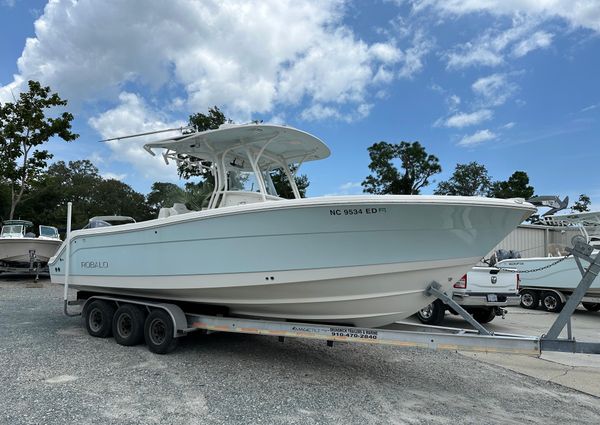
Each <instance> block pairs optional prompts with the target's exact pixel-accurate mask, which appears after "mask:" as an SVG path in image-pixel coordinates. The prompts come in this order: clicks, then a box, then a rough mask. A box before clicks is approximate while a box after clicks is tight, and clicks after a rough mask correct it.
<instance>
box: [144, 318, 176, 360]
mask: <svg viewBox="0 0 600 425" xmlns="http://www.w3.org/2000/svg"><path fill="white" fill-rule="evenodd" d="M173 332H174V325H173V319H171V316H170V315H169V314H168V313H167V312H166V311H164V310H160V309H157V310H153V311H152V312H151V313H150V314H149V315H148V317H147V318H146V322H145V324H144V339H145V341H146V345H147V346H148V349H149V350H150V351H152V352H153V353H156V354H167V353H170V352H171V351H173V350H174V349H175V347H177V338H175V337H174V336H173Z"/></svg>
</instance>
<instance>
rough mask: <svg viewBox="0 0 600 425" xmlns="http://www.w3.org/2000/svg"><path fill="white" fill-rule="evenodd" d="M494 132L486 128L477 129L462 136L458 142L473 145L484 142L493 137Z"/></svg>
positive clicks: (460, 144)
mask: <svg viewBox="0 0 600 425" xmlns="http://www.w3.org/2000/svg"><path fill="white" fill-rule="evenodd" d="M496 137H498V136H496V134H494V133H493V132H491V131H490V130H488V129H485V130H479V131H477V132H475V133H473V134H471V135H469V136H464V137H463V138H462V139H461V140H460V142H458V145H459V146H469V147H470V146H475V145H478V144H480V143H483V142H486V141H488V140H492V139H495V138H496Z"/></svg>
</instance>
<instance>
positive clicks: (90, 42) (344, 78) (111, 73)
mask: <svg viewBox="0 0 600 425" xmlns="http://www.w3.org/2000/svg"><path fill="white" fill-rule="evenodd" d="M344 10H345V6H344V2H343V1H341V0H331V1H328V2H314V1H310V0H281V1H276V2H247V1H243V0H237V1H228V2H225V3H222V2H219V1H216V0H213V1H211V0H206V1H203V2H197V1H191V0H173V1H171V2H163V1H159V0H154V1H147V2H145V3H144V7H139V4H138V3H137V2H122V1H119V0H107V1H104V2H83V1H80V2H75V1H51V2H49V3H48V4H47V5H46V8H45V10H44V13H43V15H42V16H41V17H40V18H39V19H38V20H37V21H36V22H35V35H36V36H35V38H30V39H28V40H27V42H26V45H25V48H24V50H23V52H22V55H21V57H20V58H19V60H18V70H19V72H18V74H17V75H16V76H15V81H14V82H13V83H11V84H9V85H8V86H10V87H12V88H13V89H15V90H17V91H18V89H19V88H21V87H22V85H23V81H26V80H27V79H36V80H40V81H41V82H42V83H43V84H47V85H50V86H51V87H52V88H53V89H54V90H56V91H58V92H59V93H60V94H61V96H62V97H65V98H67V99H69V100H72V101H75V102H77V101H94V100H97V99H105V100H109V101H114V100H115V99H116V98H117V96H118V95H119V93H120V92H121V91H122V90H123V88H124V87H127V90H128V91H131V92H138V95H140V93H142V92H145V91H148V90H151V91H157V90H159V89H161V95H162V93H166V94H167V97H168V98H167V99H166V100H165V101H164V102H163V104H165V105H170V107H171V108H173V109H178V110H180V109H181V110H185V109H187V110H192V111H197V110H205V109H206V108H207V107H209V106H212V105H219V106H221V107H222V108H223V110H224V111H225V112H227V114H228V116H231V117H234V118H240V120H247V119H249V118H250V117H251V114H252V113H269V112H272V111H274V110H275V109H276V107H278V106H285V105H295V104H298V103H300V102H302V101H303V100H307V101H308V102H309V103H318V104H335V105H337V104H350V105H354V106H356V107H357V108H358V107H360V105H362V104H364V103H366V101H367V97H369V94H370V90H371V87H372V86H373V85H380V84H382V83H387V82H389V81H390V80H389V78H387V77H386V75H385V73H384V72H380V73H379V74H378V71H379V70H381V67H382V66H385V67H388V66H392V65H393V64H395V63H396V62H398V61H399V60H400V59H401V57H402V56H403V55H402V53H401V52H400V50H399V49H398V48H397V47H396V46H395V44H394V43H392V42H387V41H385V40H384V41H383V42H381V41H380V42H376V43H372V44H368V43H366V42H364V41H362V40H359V39H357V38H356V36H355V34H354V33H353V32H352V31H351V30H350V29H348V27H347V26H345V25H344V23H343V20H342V19H343V13H344ZM417 56H418V55H417ZM384 69H385V70H388V68H384ZM388 71H389V70H388ZM376 76H377V77H376ZM8 86H5V87H3V88H2V89H0V96H1V97H0V99H2V98H5V96H6V95H7V94H9V92H8V91H7V90H6V89H7V88H8ZM132 87H134V88H133V89H132ZM142 89H143V90H142ZM374 90H380V88H376V89H374ZM182 91H183V93H184V95H183V96H181V92H182ZM357 114H359V112H357Z"/></svg>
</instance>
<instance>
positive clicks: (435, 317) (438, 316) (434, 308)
mask: <svg viewBox="0 0 600 425" xmlns="http://www.w3.org/2000/svg"><path fill="white" fill-rule="evenodd" d="M445 313H446V309H445V308H444V305H443V303H442V302H441V301H440V300H435V301H434V302H432V303H431V304H429V305H428V306H427V307H423V308H422V309H421V310H419V311H418V312H417V317H418V319H419V320H420V321H421V323H424V324H426V325H439V324H440V323H442V320H444V314H445Z"/></svg>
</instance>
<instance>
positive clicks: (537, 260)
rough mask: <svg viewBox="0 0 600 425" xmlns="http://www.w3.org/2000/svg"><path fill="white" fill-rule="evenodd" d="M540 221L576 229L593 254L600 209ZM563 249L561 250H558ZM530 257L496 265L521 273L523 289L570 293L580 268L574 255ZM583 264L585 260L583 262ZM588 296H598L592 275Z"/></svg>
mask: <svg viewBox="0 0 600 425" xmlns="http://www.w3.org/2000/svg"><path fill="white" fill-rule="evenodd" d="M542 223H543V224H545V225H548V226H554V227H557V228H558V229H579V231H580V232H581V233H582V235H581V236H580V237H584V238H585V239H586V240H587V242H588V243H589V244H590V245H592V247H594V251H593V252H592V257H594V258H595V256H596V255H598V252H599V249H600V212H585V213H575V214H566V215H552V216H546V217H543V221H542ZM561 252H562V250H561ZM560 259H561V257H557V256H553V257H530V258H515V259H507V260H503V261H499V262H498V263H497V264H496V267H500V268H512V269H516V270H517V271H518V272H519V273H520V278H521V287H522V288H524V289H535V290H546V289H555V290H557V291H560V292H562V293H563V294H565V295H570V294H571V293H573V291H574V290H575V288H576V287H577V285H578V284H579V282H580V281H581V277H582V276H581V272H580V271H579V268H578V267H577V263H576V261H575V258H573V256H568V257H567V258H565V259H563V260H562V261H558V260H560ZM582 265H583V266H584V267H585V266H586V263H583V264H582ZM531 270H535V271H533V272H531ZM586 296H587V297H600V279H595V280H594V282H593V283H592V286H591V287H590V288H589V290H588V291H587V292H586Z"/></svg>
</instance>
